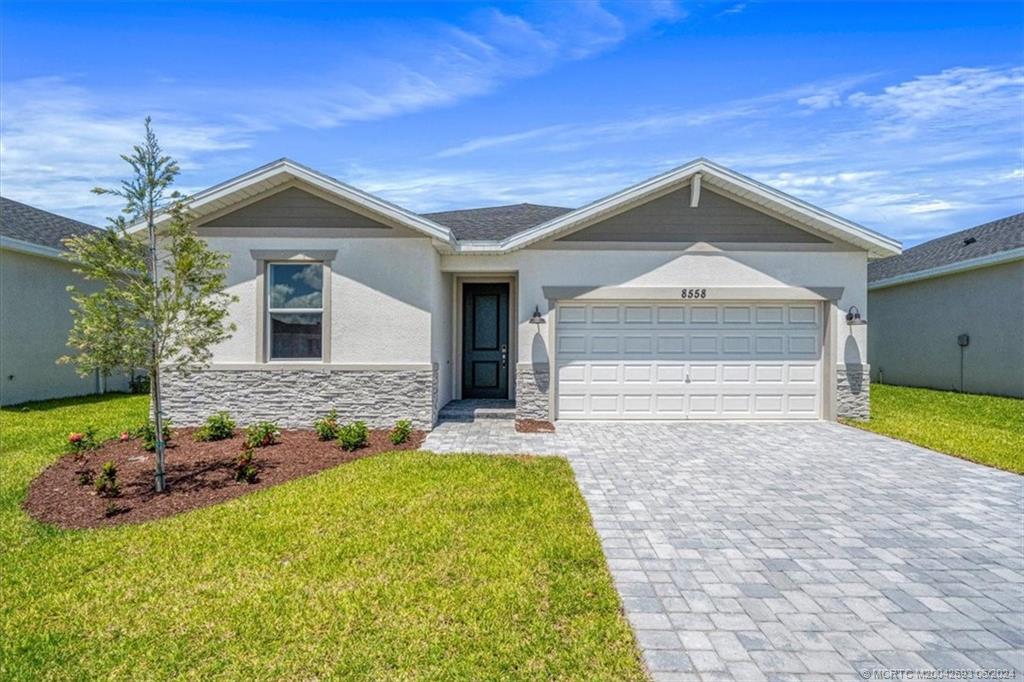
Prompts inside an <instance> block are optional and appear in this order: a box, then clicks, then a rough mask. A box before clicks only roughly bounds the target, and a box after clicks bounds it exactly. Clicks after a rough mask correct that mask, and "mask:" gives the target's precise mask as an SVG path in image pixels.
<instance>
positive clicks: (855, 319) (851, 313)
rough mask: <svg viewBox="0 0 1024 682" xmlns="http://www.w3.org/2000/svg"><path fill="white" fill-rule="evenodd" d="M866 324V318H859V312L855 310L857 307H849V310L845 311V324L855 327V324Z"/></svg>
mask: <svg viewBox="0 0 1024 682" xmlns="http://www.w3.org/2000/svg"><path fill="white" fill-rule="evenodd" d="M867 323H868V321H867V319H866V318H862V317H861V316H860V310H858V309H857V306H855V305H851V306H850V309H849V310H847V311H846V324H849V325H855V324H867Z"/></svg>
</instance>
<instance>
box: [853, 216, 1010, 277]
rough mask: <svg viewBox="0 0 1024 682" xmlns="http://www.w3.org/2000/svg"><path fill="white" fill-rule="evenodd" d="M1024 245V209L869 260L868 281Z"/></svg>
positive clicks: (989, 254)
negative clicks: (897, 252)
mask: <svg viewBox="0 0 1024 682" xmlns="http://www.w3.org/2000/svg"><path fill="white" fill-rule="evenodd" d="M1022 247H1024V213H1018V214H1017V215H1012V216H1009V217H1006V218H1000V219H999V220H993V221H992V222H990V223H985V224H984V225H977V226H975V227H971V228H969V229H966V230H962V231H960V232H954V233H953V234H949V235H946V236H945V237H939V238H938V239H933V240H931V241H930V242H925V243H924V244H918V245H917V246H915V247H913V248H910V249H907V250H906V251H904V252H903V253H902V254H900V255H899V256H893V257H892V258H884V259H882V260H879V261H874V262H872V263H869V264H868V281H869V282H877V281H879V280H883V279H889V278H890V277H897V276H899V275H905V274H909V273H912V272H918V271H920V270H929V269H931V268H934V267H938V266H941V265H950V264H953V263H959V262H961V261H966V260H972V259H974V258H980V257H982V256H991V255H993V254H996V253H1001V252H1003V251H1009V250H1010V249H1018V248H1022Z"/></svg>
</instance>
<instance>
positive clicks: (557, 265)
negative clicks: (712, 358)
mask: <svg viewBox="0 0 1024 682" xmlns="http://www.w3.org/2000/svg"><path fill="white" fill-rule="evenodd" d="M782 248H783V249H785V248H786V247H785V246H783V247H782ZM441 265H442V267H443V268H444V270H445V271H448V272H459V273H485V272H517V273H518V283H519V305H518V315H519V317H518V319H519V324H518V328H519V332H518V333H519V337H518V348H519V352H518V356H519V362H533V363H546V362H548V361H549V355H550V353H549V349H548V347H547V336H546V334H544V333H541V334H539V335H538V333H537V328H536V326H535V325H532V324H530V323H529V319H530V315H531V314H532V313H533V310H534V306H539V307H540V309H541V311H542V312H544V313H545V314H547V313H548V312H550V310H549V309H548V301H547V299H545V297H544V293H543V290H542V288H543V287H545V286H635V287H644V286H650V287H661V286H672V287H714V286H776V287H777V286H800V287H842V288H843V295H842V298H841V299H840V300H839V304H838V307H839V308H840V309H841V313H842V315H840V316H839V317H840V319H842V318H843V317H844V316H845V314H846V310H847V309H848V308H849V307H850V306H851V305H856V306H857V307H858V308H859V309H860V311H861V314H862V315H864V316H865V317H867V312H868V311H867V296H866V281H867V255H866V254H865V253H864V252H862V251H787V250H780V251H728V252H727V251H697V250H693V249H689V250H665V251H654V250H643V251H627V250H621V251H619V250H578V251H577V250H566V249H552V250H538V249H525V250H522V251H516V252H514V253H511V254H506V255H503V256H482V255H481V256H467V255H460V256H444V257H442V259H441ZM866 342H867V327H866V326H857V327H849V326H847V325H846V324H845V322H844V323H842V324H840V325H839V329H838V333H837V335H836V349H835V357H836V359H837V362H838V363H846V364H853V365H856V364H862V363H867V346H866Z"/></svg>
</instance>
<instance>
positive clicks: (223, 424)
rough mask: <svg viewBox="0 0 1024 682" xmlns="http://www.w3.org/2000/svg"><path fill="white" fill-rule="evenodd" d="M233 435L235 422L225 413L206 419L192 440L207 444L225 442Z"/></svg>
mask: <svg viewBox="0 0 1024 682" xmlns="http://www.w3.org/2000/svg"><path fill="white" fill-rule="evenodd" d="M234 435H235V422H234V420H233V419H232V418H231V415H229V414H228V413H227V412H218V413H217V414H215V415H212V416H210V417H208V418H207V420H206V423H205V424H203V425H202V426H200V427H199V428H198V429H197V430H196V432H195V434H194V435H193V438H195V439H196V440H197V441H201V442H208V441H211V440H226V439H228V438H231V437H232V436H234Z"/></svg>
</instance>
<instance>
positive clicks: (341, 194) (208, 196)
mask: <svg viewBox="0 0 1024 682" xmlns="http://www.w3.org/2000/svg"><path fill="white" fill-rule="evenodd" d="M294 183H302V184H303V185H304V186H305V187H309V188H312V189H313V190H314V191H316V192H319V193H320V194H321V195H323V196H325V197H330V198H334V199H336V200H341V201H344V202H346V203H348V204H350V205H353V206H358V207H359V208H360V210H361V212H363V213H365V214H367V215H369V216H370V217H372V218H374V219H376V220H379V221H380V222H382V223H384V224H390V225H400V226H402V227H407V228H409V229H412V230H414V231H416V232H420V233H421V234H424V235H426V236H428V237H431V238H432V239H436V240H438V241H439V242H441V243H444V244H449V243H451V241H452V233H451V230H449V229H448V228H447V227H444V226H443V225H438V224H437V223H435V222H433V221H432V220H430V219H429V218H424V217H423V216H420V215H417V214H415V213H413V212H412V211H409V210H407V209H405V208H402V207H401V206H399V205H397V204H393V203H391V202H390V201H387V200H385V199H381V198H380V197H378V196H375V195H373V194H370V193H369V192H364V191H363V190H361V189H359V188H357V187H353V186H352V185H348V184H346V183H344V182H341V181H340V180H337V179H335V178H332V177H331V176H329V175H325V174H324V173H321V172H319V171H317V170H314V169H313V168H310V167H309V166H304V165H303V164H301V163H297V162H295V161H292V160H291V159H287V158H281V159H278V160H276V161H271V162H270V163H268V164H265V165H263V166H260V167H259V168H255V169H253V170H251V171H249V172H248V173H243V174H242V175H239V176H237V177H234V178H231V179H230V180H226V181H224V182H221V183H219V184H216V185H214V186H213V187H210V188H208V189H204V190H203V191H201V192H198V193H197V194H194V195H192V197H190V199H189V201H188V208H189V210H190V211H191V212H192V213H193V214H195V215H196V216H197V217H200V218H205V217H209V216H211V215H215V214H217V213H218V212H220V211H223V210H225V209H230V208H231V207H232V206H234V205H236V204H237V203H238V202H240V201H246V200H254V199H255V198H259V197H261V196H263V195H264V194H265V193H273V192H276V191H279V190H281V189H284V188H285V187H287V186H289V185H291V184H294ZM169 217H170V216H169V215H168V214H167V213H166V212H162V213H160V214H158V215H157V217H156V221H155V222H156V224H157V227H158V228H159V227H160V226H161V224H163V223H165V222H166V221H167V220H168V219H169ZM144 229H146V223H145V221H139V222H137V223H135V224H133V225H131V226H129V227H128V231H129V232H139V231H141V230H144Z"/></svg>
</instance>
